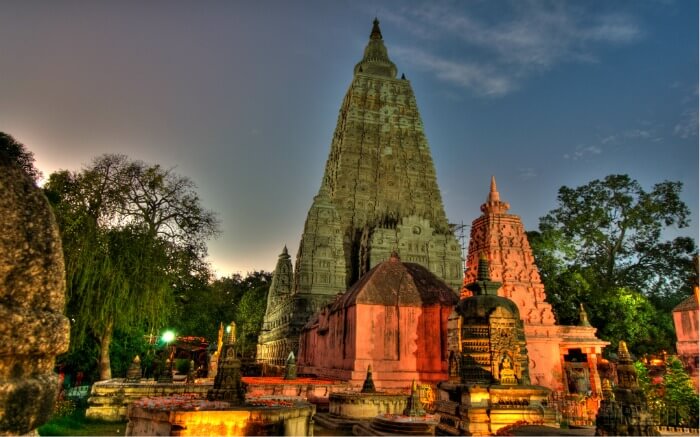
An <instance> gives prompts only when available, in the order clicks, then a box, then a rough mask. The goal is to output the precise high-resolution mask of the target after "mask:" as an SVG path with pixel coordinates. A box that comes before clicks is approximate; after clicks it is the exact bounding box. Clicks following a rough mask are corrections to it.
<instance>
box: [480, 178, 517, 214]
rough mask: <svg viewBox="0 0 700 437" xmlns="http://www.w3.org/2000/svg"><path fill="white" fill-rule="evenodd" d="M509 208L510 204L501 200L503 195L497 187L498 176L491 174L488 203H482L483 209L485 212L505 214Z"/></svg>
mask: <svg viewBox="0 0 700 437" xmlns="http://www.w3.org/2000/svg"><path fill="white" fill-rule="evenodd" d="M509 208H510V205H508V204H507V203H506V202H502V201H501V195H500V194H499V193H498V187H496V176H491V189H489V195H488V197H487V198H486V203H484V204H483V205H481V211H482V212H483V213H485V214H505V213H506V212H507V211H508V209H509Z"/></svg>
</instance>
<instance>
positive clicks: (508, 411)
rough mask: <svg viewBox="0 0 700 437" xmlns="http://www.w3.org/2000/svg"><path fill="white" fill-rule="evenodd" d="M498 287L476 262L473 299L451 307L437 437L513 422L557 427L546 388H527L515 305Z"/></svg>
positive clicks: (470, 287)
mask: <svg viewBox="0 0 700 437" xmlns="http://www.w3.org/2000/svg"><path fill="white" fill-rule="evenodd" d="M500 288H501V283H500V282H496V281H492V280H491V279H490V278H489V263H488V260H486V258H481V259H480V260H479V267H478V274H477V277H476V280H475V281H474V282H472V283H470V284H468V285H467V289H468V290H469V291H470V292H471V293H472V294H473V296H470V297H465V298H463V299H462V300H460V302H459V303H458V304H457V307H456V308H455V312H456V313H457V315H458V318H457V325H456V326H455V327H453V328H452V330H453V332H452V333H451V334H452V336H453V337H455V338H456V344H453V345H452V350H451V352H452V357H453V358H454V357H456V359H453V361H452V362H451V367H450V374H451V376H452V375H458V379H457V380H455V379H453V378H450V380H448V381H445V382H441V383H440V384H438V389H439V400H438V402H437V412H438V413H439V414H440V424H439V425H438V429H439V433H442V434H450V435H489V434H494V433H496V432H498V430H499V429H501V428H503V427H505V426H508V425H511V424H514V423H538V424H545V425H549V426H555V427H558V423H557V421H556V414H555V412H554V410H553V409H552V408H551V407H549V406H548V400H547V398H548V396H549V394H550V390H549V389H548V388H545V387H542V386H536V385H531V384H530V376H529V367H528V353H527V348H526V343H525V333H524V330H523V322H522V320H521V319H520V312H519V310H518V306H517V305H516V304H515V303H514V302H513V301H512V300H510V299H508V298H505V297H502V296H499V295H498V290H499V289H500Z"/></svg>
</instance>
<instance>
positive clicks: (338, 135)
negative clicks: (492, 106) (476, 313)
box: [258, 19, 463, 365]
mask: <svg viewBox="0 0 700 437" xmlns="http://www.w3.org/2000/svg"><path fill="white" fill-rule="evenodd" d="M396 73H397V69H396V65H395V64H394V63H393V62H391V60H390V59H389V56H388V52H387V49H386V47H385V45H384V41H383V38H382V34H381V30H380V28H379V22H378V21H377V20H376V19H375V21H374V23H373V27H372V31H371V33H370V37H369V42H368V44H367V46H366V48H365V51H364V55H363V57H362V60H361V61H360V62H359V63H357V65H355V68H354V74H353V79H352V82H351V84H350V87H349V89H348V91H347V93H346V95H345V98H344V99H343V103H342V105H341V108H340V113H339V115H338V122H337V126H336V129H335V132H334V134H333V139H332V140H331V148H330V153H329V155H328V160H327V162H326V168H325V172H324V176H323V180H322V182H321V187H320V189H319V193H318V195H317V196H316V197H315V198H314V201H313V203H312V205H311V208H310V210H309V213H308V215H307V219H306V223H305V225H304V231H303V234H302V238H301V242H300V244H299V251H298V252H297V258H296V262H295V266H294V272H293V285H292V290H291V293H290V294H289V295H288V296H287V297H286V298H282V296H283V293H280V292H277V291H276V292H275V297H274V298H271V299H269V301H268V307H267V312H266V316H265V326H264V327H263V334H262V335H261V336H260V340H259V347H258V359H259V360H261V361H263V362H269V363H274V364H280V365H281V364H283V363H284V359H285V358H286V357H287V355H288V354H289V352H290V351H295V353H296V351H297V347H298V339H299V331H300V328H301V327H302V326H303V325H304V324H305V323H306V321H307V320H308V319H309V317H310V316H311V315H313V314H314V313H315V312H316V311H318V310H319V309H320V308H322V307H323V306H324V305H326V304H327V303H329V302H330V301H331V300H333V299H334V297H335V295H336V294H337V293H342V292H344V291H346V290H347V289H348V288H350V287H351V286H352V285H353V284H355V283H356V282H357V280H358V279H359V278H360V277H361V276H362V275H364V274H365V273H367V272H368V271H369V270H370V269H372V268H373V267H375V266H376V265H378V264H380V263H381V262H382V261H385V260H387V259H389V257H390V254H391V253H392V251H396V252H398V253H399V254H400V255H401V256H402V257H403V259H405V260H407V261H410V262H415V263H417V264H420V265H422V266H424V267H426V268H427V269H429V270H430V271H431V272H432V273H434V274H436V275H437V276H438V277H439V278H441V279H443V280H444V281H445V282H446V283H447V284H448V285H449V286H450V287H453V288H454V289H455V290H457V289H458V288H459V287H460V286H461V283H462V276H463V272H462V259H461V252H460V246H459V243H458V241H457V239H456V238H455V236H454V233H453V229H452V227H451V226H450V225H449V224H448V222H447V217H446V215H445V210H444V208H443V204H442V198H441V196H440V191H439V188H438V185H437V178H436V176H435V167H434V165H433V161H432V157H431V154H430V148H429V146H428V142H427V139H426V137H425V133H424V132H423V124H422V121H421V117H420V114H419V112H418V108H417V105H416V99H415V96H414V94H413V90H412V89H411V84H410V82H409V81H408V80H406V79H405V78H404V77H402V78H401V79H397V78H396ZM284 274H285V275H286V271H285V273H284Z"/></svg>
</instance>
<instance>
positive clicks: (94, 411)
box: [85, 378, 213, 422]
mask: <svg viewBox="0 0 700 437" xmlns="http://www.w3.org/2000/svg"><path fill="white" fill-rule="evenodd" d="M212 384H213V383H212V381H211V380H202V381H201V382H197V383H195V384H184V383H157V382H155V381H153V380H145V381H142V382H124V379H122V378H115V379H109V380H107V381H99V382H96V383H95V384H94V385H93V386H92V390H91V391H90V397H89V398H88V409H87V411H86V412H85V417H86V418H88V419H97V420H105V421H108V422H120V421H125V420H127V417H128V414H127V413H128V411H127V409H128V407H129V405H130V404H132V403H134V402H135V401H137V400H139V399H141V398H144V397H153V396H169V395H173V394H183V393H192V394H195V395H198V396H199V397H202V398H203V397H205V396H206V394H207V391H208V390H209V389H211V388H212Z"/></svg>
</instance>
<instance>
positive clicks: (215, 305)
mask: <svg viewBox="0 0 700 437" xmlns="http://www.w3.org/2000/svg"><path fill="white" fill-rule="evenodd" d="M271 278H272V275H271V274H270V273H268V272H263V271H256V272H252V273H248V275H247V276H246V277H242V276H241V275H239V274H234V275H231V276H228V277H223V278H220V279H216V280H214V281H212V282H211V283H207V282H206V281H205V280H204V278H200V280H199V281H198V282H197V284H192V286H191V287H189V288H188V289H186V290H183V291H182V292H181V293H180V294H179V295H178V302H177V305H176V311H175V312H174V313H173V317H172V318H171V320H170V324H171V326H173V327H174V329H176V330H177V332H179V333H181V334H185V335H195V336H200V337H204V338H206V339H207V340H208V341H209V342H215V341H216V340H217V335H218V331H219V323H221V322H223V323H224V324H227V323H229V322H231V321H235V322H236V326H237V327H238V330H237V336H238V342H239V345H240V352H241V353H242V354H243V355H244V356H252V355H254V354H255V348H256V344H257V338H258V334H259V332H260V329H261V328H262V319H263V317H264V316H265V306H266V303H267V291H268V289H269V288H270V282H271Z"/></svg>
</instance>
